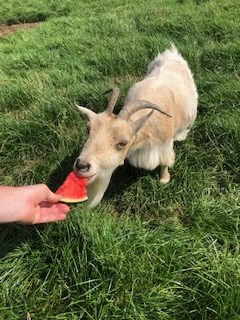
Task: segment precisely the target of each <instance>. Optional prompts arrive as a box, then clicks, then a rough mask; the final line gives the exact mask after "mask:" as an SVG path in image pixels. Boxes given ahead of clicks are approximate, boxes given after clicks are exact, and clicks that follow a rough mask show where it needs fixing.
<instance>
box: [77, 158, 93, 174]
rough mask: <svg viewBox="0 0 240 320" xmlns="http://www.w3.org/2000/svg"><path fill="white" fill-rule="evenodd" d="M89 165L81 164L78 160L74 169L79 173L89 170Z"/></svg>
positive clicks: (86, 163)
mask: <svg viewBox="0 0 240 320" xmlns="http://www.w3.org/2000/svg"><path fill="white" fill-rule="evenodd" d="M90 166H91V165H90V163H88V162H82V161H81V160H80V159H79V158H78V159H77V161H76V164H75V167H76V169H77V170H79V171H82V172H84V171H88V170H89V169H90Z"/></svg>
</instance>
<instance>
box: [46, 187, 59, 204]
mask: <svg viewBox="0 0 240 320" xmlns="http://www.w3.org/2000/svg"><path fill="white" fill-rule="evenodd" d="M60 199H61V195H60V194H55V193H53V192H52V191H51V190H49V191H48V193H47V195H46V201H47V202H52V203H55V202H58V201H59V200H60Z"/></svg>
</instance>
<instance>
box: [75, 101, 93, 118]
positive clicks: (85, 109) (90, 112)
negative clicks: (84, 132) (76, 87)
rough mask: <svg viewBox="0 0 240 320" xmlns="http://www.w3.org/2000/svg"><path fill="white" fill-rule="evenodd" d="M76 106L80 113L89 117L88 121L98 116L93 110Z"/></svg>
mask: <svg viewBox="0 0 240 320" xmlns="http://www.w3.org/2000/svg"><path fill="white" fill-rule="evenodd" d="M75 106H76V107H77V109H78V111H80V113H82V114H84V115H86V116H87V117H88V119H92V118H93V117H94V116H95V115H96V113H95V112H93V111H92V110H90V109H88V108H85V107H82V106H79V105H77V104H75Z"/></svg>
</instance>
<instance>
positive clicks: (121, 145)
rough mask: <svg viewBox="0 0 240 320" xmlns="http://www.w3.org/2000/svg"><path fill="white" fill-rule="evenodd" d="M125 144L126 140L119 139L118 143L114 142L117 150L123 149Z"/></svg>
mask: <svg viewBox="0 0 240 320" xmlns="http://www.w3.org/2000/svg"><path fill="white" fill-rule="evenodd" d="M126 145H127V141H120V142H119V143H117V144H116V148H117V150H121V149H123V148H124V147H125V146H126Z"/></svg>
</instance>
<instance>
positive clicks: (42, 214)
mask: <svg viewBox="0 0 240 320" xmlns="http://www.w3.org/2000/svg"><path fill="white" fill-rule="evenodd" d="M69 210H70V208H69V207H68V206H67V205H66V204H62V203H56V204H49V203H44V204H43V205H42V206H40V207H39V208H38V209H37V212H36V214H35V219H34V221H33V224H36V223H47V222H54V221H60V220H64V219H65V218H66V215H67V213H68V212H69Z"/></svg>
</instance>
